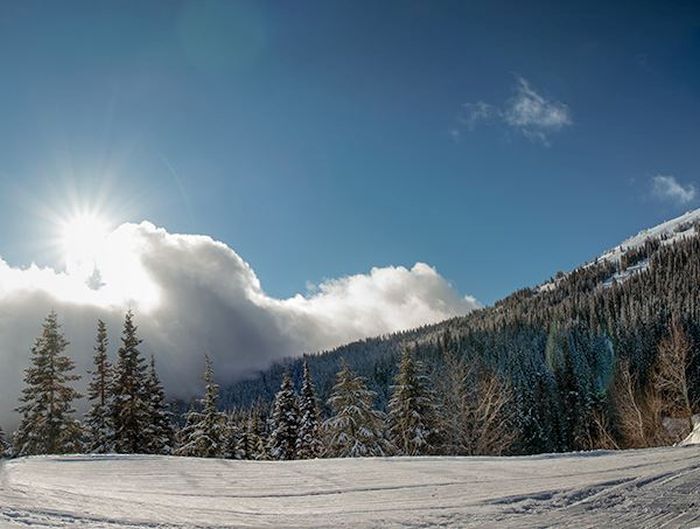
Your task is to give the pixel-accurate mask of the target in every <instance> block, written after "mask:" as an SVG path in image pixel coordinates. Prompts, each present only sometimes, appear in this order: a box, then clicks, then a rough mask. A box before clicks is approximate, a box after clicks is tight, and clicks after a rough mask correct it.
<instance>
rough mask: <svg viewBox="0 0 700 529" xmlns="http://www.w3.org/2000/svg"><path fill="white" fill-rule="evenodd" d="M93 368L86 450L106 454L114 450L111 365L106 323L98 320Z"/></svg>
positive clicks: (89, 394) (89, 392)
mask: <svg viewBox="0 0 700 529" xmlns="http://www.w3.org/2000/svg"><path fill="white" fill-rule="evenodd" d="M93 363H94V367H93V370H92V371H90V374H91V375H92V378H91V380H90V384H89V385H88V390H87V397H88V401H89V402H90V403H91V405H90V409H89V410H88V412H87V414H86V416H85V429H86V432H85V435H86V441H85V449H86V450H87V451H88V452H92V453H98V454H105V453H108V452H112V451H113V450H114V421H113V416H112V403H111V399H112V365H111V364H110V362H109V359H108V358H107V326H106V325H105V323H104V322H103V321H102V320H98V321H97V339H96V344H95V355H94V360H93Z"/></svg>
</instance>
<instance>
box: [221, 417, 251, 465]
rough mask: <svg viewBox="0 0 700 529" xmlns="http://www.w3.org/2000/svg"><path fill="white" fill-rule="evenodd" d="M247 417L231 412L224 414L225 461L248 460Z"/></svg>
mask: <svg viewBox="0 0 700 529" xmlns="http://www.w3.org/2000/svg"><path fill="white" fill-rule="evenodd" d="M247 426H248V425H247V417H246V416H242V415H241V414H240V413H239V412H236V411H233V412H229V413H228V414H226V449H225V450H224V457H225V458H226V459H250V457H249V456H248V439H247V437H248V428H247Z"/></svg>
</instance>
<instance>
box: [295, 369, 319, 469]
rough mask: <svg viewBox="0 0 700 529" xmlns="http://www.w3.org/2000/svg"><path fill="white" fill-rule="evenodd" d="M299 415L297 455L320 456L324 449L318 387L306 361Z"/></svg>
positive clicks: (300, 457) (301, 456) (305, 457)
mask: <svg viewBox="0 0 700 529" xmlns="http://www.w3.org/2000/svg"><path fill="white" fill-rule="evenodd" d="M299 417H300V419H299V420H300V422H299V434H298V437H297V442H296V453H297V457H298V458H299V459H313V458H315V457H319V456H320V455H321V452H322V451H323V443H322V442H321V420H320V412H319V409H318V399H317V398H316V388H315V387H314V382H313V380H312V378H311V372H310V371H309V364H308V363H307V362H304V374H303V380H302V384H301V394H300V395H299Z"/></svg>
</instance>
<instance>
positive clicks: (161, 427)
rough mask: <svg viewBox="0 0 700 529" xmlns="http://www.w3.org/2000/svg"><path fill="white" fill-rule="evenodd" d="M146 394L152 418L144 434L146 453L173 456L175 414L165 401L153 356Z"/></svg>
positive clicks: (149, 413)
mask: <svg viewBox="0 0 700 529" xmlns="http://www.w3.org/2000/svg"><path fill="white" fill-rule="evenodd" d="M145 392H146V396H147V397H148V415H149V417H150V420H149V422H148V426H147V427H146V431H145V433H144V435H145V438H146V452H147V453H149V454H164V455H169V454H172V453H173V448H174V444H175V433H174V430H173V414H172V412H171V411H170V406H169V405H168V403H167V401H166V399H165V391H164V390H163V385H162V384H161V382H160V379H159V378H158V373H157V371H156V360H155V358H154V357H153V355H151V362H150V364H149V369H148V374H147V375H146V383H145Z"/></svg>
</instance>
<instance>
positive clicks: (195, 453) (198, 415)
mask: <svg viewBox="0 0 700 529" xmlns="http://www.w3.org/2000/svg"><path fill="white" fill-rule="evenodd" d="M204 364H205V368H204V384H205V392H204V397H203V398H202V399H200V401H199V403H200V408H201V411H200V410H199V409H197V408H196V407H194V406H192V407H191V408H190V411H189V412H188V413H187V415H186V417H185V421H186V423H185V427H184V428H183V429H182V430H180V434H179V440H180V446H179V447H178V450H177V455H183V456H191V457H223V455H224V454H225V450H226V440H227V439H226V438H227V436H226V415H225V414H224V413H222V412H220V411H219V410H218V408H217V401H218V399H219V385H218V384H216V383H215V382H214V370H213V368H212V365H211V360H210V359H209V356H207V355H205V357H204Z"/></svg>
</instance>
